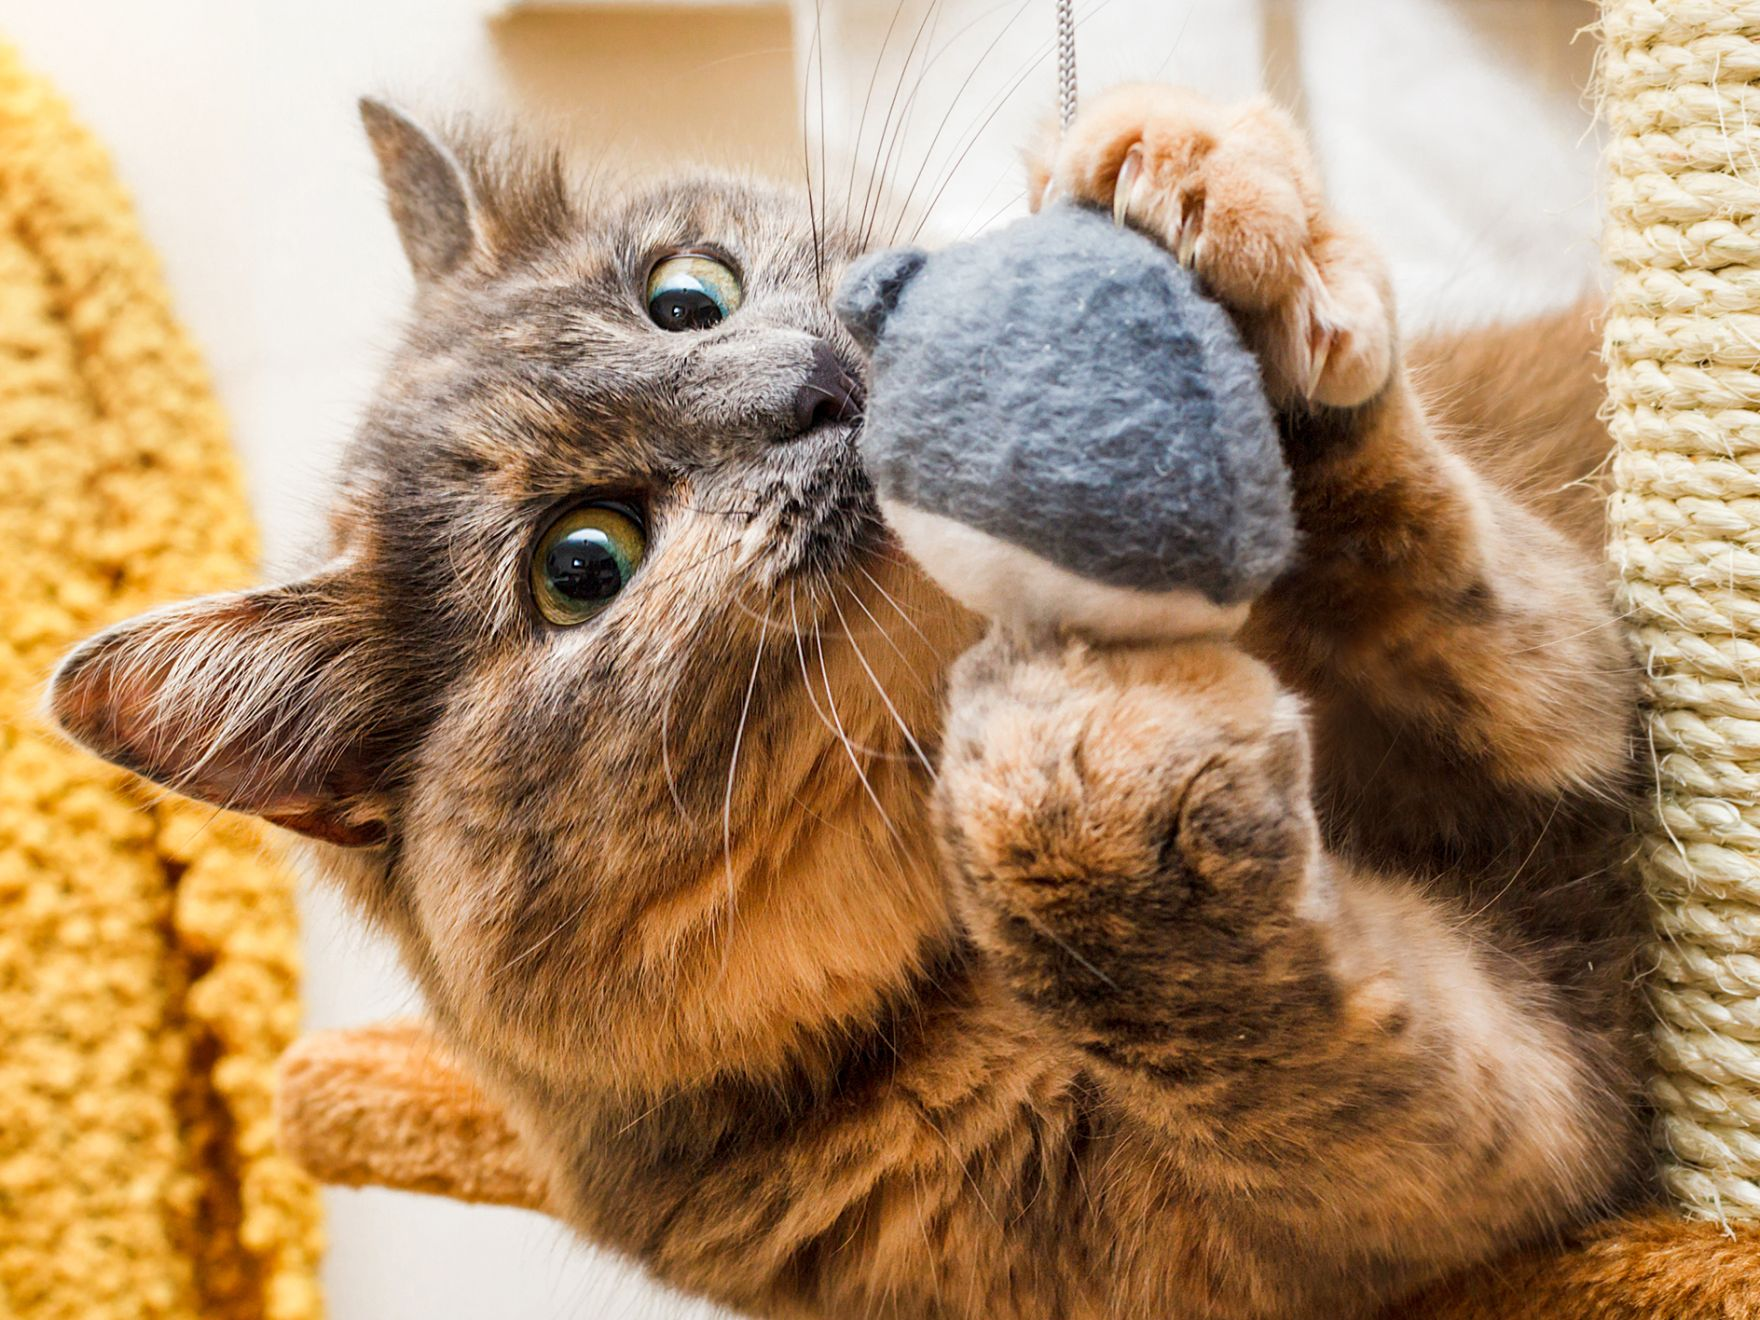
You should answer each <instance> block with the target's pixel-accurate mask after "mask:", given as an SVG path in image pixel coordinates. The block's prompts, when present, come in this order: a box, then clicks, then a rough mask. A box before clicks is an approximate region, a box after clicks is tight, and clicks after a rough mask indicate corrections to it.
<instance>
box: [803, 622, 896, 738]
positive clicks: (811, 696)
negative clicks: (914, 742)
mask: <svg viewBox="0 0 1760 1320" xmlns="http://www.w3.org/2000/svg"><path fill="white" fill-rule="evenodd" d="M788 608H789V611H790V613H793V612H794V609H795V601H794V593H793V588H792V587H791V588H790V589H789V602H788ZM816 635H817V634H816V633H815V636H816ZM794 649H795V655H796V656H797V657H798V658H799V660H800V666H801V685H802V686H803V687H804V688H805V689H806V693H807V704H808V705H810V706H811V707H812V708H813V714H814V715H816V716H818V717H819V723H820V724H821V725H823V726H824V728H825V732H826V733H829V734H830V735H832V737H834V738H842V737H844V736H845V735H844V734H843V733H842V732H841V731H840V730H838V729H837V728H836V727H835V726H834V725H833V724H832V723H831V721H830V720H829V719H828V718H827V717H826V715H825V711H824V708H823V707H821V706H820V705H819V697H818V694H817V693H815V692H814V691H813V680H812V678H811V677H810V676H809V675H808V673H807V652H806V648H805V646H803V645H802V643H801V626H800V618H799V616H798V615H796V616H795V623H794ZM846 741H848V743H849V745H850V746H853V747H855V748H856V749H857V750H858V751H860V752H861V753H862V755H864V756H876V757H879V758H881V759H882V760H887V761H908V760H910V758H909V757H908V756H899V755H897V754H895V753H892V752H885V751H881V750H880V749H879V748H877V747H869V746H867V745H865V744H863V743H859V742H854V741H853V740H846Z"/></svg>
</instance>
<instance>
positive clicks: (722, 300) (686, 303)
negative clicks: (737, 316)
mask: <svg viewBox="0 0 1760 1320" xmlns="http://www.w3.org/2000/svg"><path fill="white" fill-rule="evenodd" d="M739 304H740V287H739V276H737V275H735V274H734V273H733V272H732V271H731V270H729V269H728V268H727V267H726V266H725V265H723V264H722V263H721V262H719V261H717V260H715V258H714V257H705V256H703V255H701V254H700V253H695V252H687V253H684V254H683V255H681V256H676V257H668V258H666V260H664V261H662V262H661V263H660V264H659V265H658V266H656V267H654V273H653V274H651V275H649V276H648V315H649V316H650V317H652V318H653V321H654V324H655V325H657V326H659V327H660V328H661V329H662V330H712V329H714V328H715V327H716V326H718V325H720V324H721V322H722V321H724V320H725V319H726V318H728V317H729V316H732V315H733V314H734V312H735V311H737V310H738V309H739Z"/></svg>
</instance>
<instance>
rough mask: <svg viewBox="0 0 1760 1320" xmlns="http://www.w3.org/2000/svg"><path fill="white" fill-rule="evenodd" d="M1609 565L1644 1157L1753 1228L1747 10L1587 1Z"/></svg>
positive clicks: (1755, 631) (1758, 905)
mask: <svg viewBox="0 0 1760 1320" xmlns="http://www.w3.org/2000/svg"><path fill="white" fill-rule="evenodd" d="M1602 22H1603V36H1604V40H1605V50H1604V52H1603V56H1602V92H1603V97H1604V101H1605V105H1604V110H1605V115H1606V121H1607V125H1608V132H1609V138H1610V140H1609V143H1608V153H1607V161H1608V176H1607V189H1608V196H1607V202H1608V228H1607V234H1606V249H1607V257H1608V260H1609V263H1610V264H1611V266H1612V269H1613V272H1614V276H1615V279H1614V284H1613V290H1612V297H1611V299H1610V305H1609V309H1608V310H1609V315H1608V322H1607V332H1606V343H1605V356H1606V364H1607V390H1608V409H1609V416H1610V420H1611V425H1612V430H1613V436H1614V440H1615V443H1616V446H1617V449H1616V454H1615V458H1614V465H1613V474H1614V480H1615V490H1614V493H1613V497H1612V502H1611V506H1610V519H1609V522H1610V526H1609V534H1610V553H1611V555H1612V560H1613V563H1614V566H1615V567H1616V569H1617V570H1618V573H1619V579H1620V584H1621V590H1622V607H1623V609H1625V610H1626V611H1628V612H1629V616H1630V622H1631V624H1632V626H1633V628H1634V629H1635V631H1636V636H1637V639H1638V648H1639V658H1640V660H1641V662H1642V663H1643V664H1644V665H1645V668H1646V671H1647V673H1648V675H1649V697H1650V709H1649V713H1648V716H1647V735H1648V740H1649V749H1648V750H1649V753H1650V755H1651V757H1652V760H1653V762H1654V766H1655V769H1656V771H1657V775H1658V779H1659V783H1658V787H1657V790H1656V793H1655V796H1654V799H1653V802H1652V810H1651V812H1650V814H1649V817H1648V819H1647V820H1646V821H1645V822H1644V833H1643V837H1642V840H1641V843H1640V846H1639V852H1638V861H1639V866H1640V867H1641V869H1642V873H1643V877H1644V881H1645V884H1646V886H1647V888H1648V891H1649V894H1650V897H1651V899H1652V906H1653V909H1654V913H1655V918H1656V940H1655V945H1654V959H1653V968H1654V970H1653V972H1652V974H1651V976H1650V979H1649V983H1648V984H1649V990H1650V997H1651V1002H1652V1003H1653V1005H1654V1006H1655V1010H1656V1022H1655V1045H1656V1073H1655V1078H1654V1082H1653V1085H1652V1091H1651V1094H1652V1097H1653V1099H1654V1100H1655V1103H1656V1106H1657V1111H1658V1112H1657V1120H1656V1140H1657V1146H1658V1149H1659V1152H1660V1155H1661V1159H1662V1177H1663V1181H1664V1184H1665V1186H1666V1187H1667V1189H1668V1190H1669V1192H1670V1193H1671V1194H1672V1195H1673V1196H1674V1197H1675V1198H1676V1199H1677V1200H1678V1201H1679V1202H1680V1204H1681V1205H1682V1206H1683V1207H1684V1208H1685V1209H1686V1211H1687V1212H1688V1213H1690V1214H1692V1215H1695V1216H1700V1217H1707V1218H1716V1219H1738V1218H1742V1219H1755V1218H1760V3H1754V2H1753V0H1604V3H1603V5H1602Z"/></svg>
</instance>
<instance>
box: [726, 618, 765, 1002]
mask: <svg viewBox="0 0 1760 1320" xmlns="http://www.w3.org/2000/svg"><path fill="white" fill-rule="evenodd" d="M768 637H769V634H768V633H767V632H766V633H764V634H762V635H760V636H759V638H758V646H757V649H756V650H755V651H754V652H753V653H752V673H751V677H750V678H748V679H747V680H746V697H745V701H744V702H743V703H742V704H741V706H740V710H739V723H738V725H736V726H735V728H734V731H733V751H732V752H731V753H730V754H729V755H728V758H727V790H726V792H725V793H723V794H722V798H721V857H722V861H723V863H724V865H725V870H726V875H727V938H726V940H725V941H724V942H723V944H722V946H721V957H722V966H723V968H724V969H725V967H726V963H727V958H728V956H729V955H730V953H731V952H732V947H733V919H734V912H735V909H736V907H737V906H738V897H737V894H736V892H735V888H734V883H733V782H734V776H735V774H736V773H737V772H738V770H739V749H740V745H741V743H743V742H744V741H745V736H746V721H747V719H748V718H749V717H750V716H751V713H752V694H753V693H754V692H756V691H757V689H758V669H759V667H760V666H761V665H762V664H763V660H764V643H765V641H766V640H767V639H768Z"/></svg>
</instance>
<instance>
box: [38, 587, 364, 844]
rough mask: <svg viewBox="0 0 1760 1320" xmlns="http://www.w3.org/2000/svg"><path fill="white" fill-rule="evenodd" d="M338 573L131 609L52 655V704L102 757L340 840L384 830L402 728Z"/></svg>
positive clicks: (195, 794)
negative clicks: (395, 735) (383, 802)
mask: <svg viewBox="0 0 1760 1320" xmlns="http://www.w3.org/2000/svg"><path fill="white" fill-rule="evenodd" d="M348 599H349V595H348V591H347V588H346V586H345V581H344V579H343V578H342V577H341V575H340V574H320V575H319V576H317V577H313V578H308V579H306V580H304V581H302V582H294V583H290V584H288V585H286V586H279V587H264V588H261V589H258V590H255V591H240V592H231V593H228V594H226V595H222V596H207V597H204V598H202V599H199V600H192V601H186V602H184V603H182V604H179V605H173V606H170V607H168V608H166V609H162V610H155V611H154V612H152V613H151V614H143V615H141V616H139V617H137V618H133V619H128V620H125V621H124V622H122V623H119V624H117V625H116V626H115V627H113V628H111V629H109V630H108V631H106V632H102V633H99V634H98V635H97V636H96V637H93V638H91V639H90V640H89V641H87V642H85V643H83V644H82V645H80V646H79V647H78V648H77V649H75V650H74V651H73V653H72V654H70V655H69V656H68V657H67V658H66V659H65V660H63V661H62V662H61V667H60V668H59V669H58V670H56V672H55V677H54V678H53V680H52V681H51V683H50V687H49V709H50V712H51V713H52V714H53V716H54V718H55V720H56V722H57V723H58V724H60V726H61V727H62V729H63V730H64V731H66V732H67V733H68V734H69V735H70V736H71V737H73V738H74V739H75V740H77V741H78V742H80V743H82V744H84V745H85V746H86V747H87V748H89V749H90V750H92V751H94V752H96V753H97V754H98V755H99V756H101V757H103V758H104V759H105V760H107V761H113V762H115V763H116V764H117V765H120V766H123V767H124V768H126V769H128V770H132V771H134V772H135V773H136V774H138V775H142V776H144V777H145V778H147V779H151V780H154V781H156V782H158V783H161V784H164V785H165V786H166V787H167V788H172V789H175V790H176V791H178V792H180V793H183V794H185V795H186V796H188V797H192V798H196V799H198V800H200V801H203V802H210V803H213V804H214V805H215V806H220V807H228V808H230V809H232V810H235V811H247V812H250V813H252V814H253V815H258V816H262V817H264V818H266V819H268V820H270V821H273V822H274V823H275V824H277V825H281V826H284V827H286V828H288V829H291V830H295V831H298V832H299V833H302V834H307V835H310V836H312V837H314V838H318V839H324V840H326V841H328V842H331V843H337V844H344V845H357V846H358V845H362V844H371V843H376V842H378V841H379V840H380V839H382V838H383V837H384V827H383V825H382V823H381V817H382V813H381V812H380V811H379V810H378V809H377V804H376V802H375V801H374V790H375V789H376V788H377V786H378V784H379V782H380V780H381V777H382V775H383V772H384V768H385V764H386V762H387V757H388V754H389V753H390V751H391V745H392V743H393V742H394V739H389V740H388V739H387V737H386V736H385V734H384V733H383V730H384V728H385V727H386V725H387V723H388V721H387V720H386V719H385V718H384V714H385V713H384V712H383V711H376V710H375V709H374V707H373V702H374V698H373V695H372V694H373V693H374V692H375V691H378V690H383V689H384V687H385V686H386V685H385V684H383V683H380V682H376V681H375V679H376V678H377V677H380V676H378V675H376V674H375V673H374V672H373V669H372V661H371V659H370V658H369V657H370V656H371V654H372V652H373V648H372V647H371V645H370V644H369V642H368V634H369V630H368V629H366V628H364V627H362V626H360V625H359V624H358V623H357V622H356V620H355V619H354V618H353V617H352V614H351V611H350V608H349V604H348Z"/></svg>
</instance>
